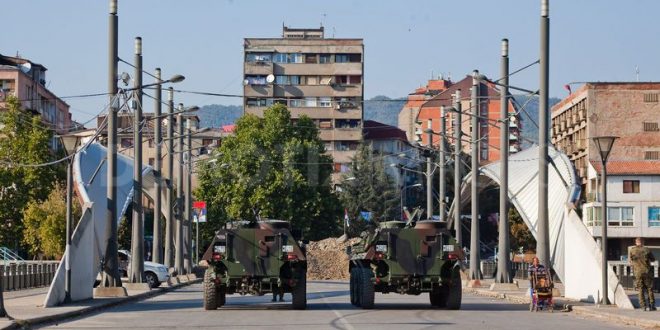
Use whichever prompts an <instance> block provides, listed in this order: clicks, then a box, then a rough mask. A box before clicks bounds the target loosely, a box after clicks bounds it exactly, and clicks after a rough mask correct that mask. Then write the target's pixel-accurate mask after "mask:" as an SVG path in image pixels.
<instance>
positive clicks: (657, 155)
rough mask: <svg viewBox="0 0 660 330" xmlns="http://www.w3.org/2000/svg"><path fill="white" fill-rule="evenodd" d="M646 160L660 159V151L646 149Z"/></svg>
mask: <svg viewBox="0 0 660 330" xmlns="http://www.w3.org/2000/svg"><path fill="white" fill-rule="evenodd" d="M644 159H645V160H660V151H645V152H644Z"/></svg>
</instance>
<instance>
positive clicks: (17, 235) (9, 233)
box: [0, 96, 63, 248]
mask: <svg viewBox="0 0 660 330" xmlns="http://www.w3.org/2000/svg"><path fill="white" fill-rule="evenodd" d="M5 104H6V109H4V110H3V111H2V112H0V246H2V245H4V246H11V247H14V248H18V247H19V246H18V244H19V243H20V242H21V241H24V240H23V239H22V238H23V228H24V225H23V210H25V208H26V207H27V205H28V203H30V202H40V201H43V200H45V199H46V198H47V197H48V194H49V193H50V190H51V189H52V187H53V182H56V181H57V179H58V177H61V174H62V173H63V168H62V165H55V166H39V167H36V166H25V164H41V163H45V162H48V161H52V160H54V159H55V155H54V154H53V152H51V150H50V149H49V144H50V142H51V139H52V133H51V131H50V130H48V129H47V128H46V127H45V126H44V125H43V124H42V122H41V117H40V116H34V115H31V114H29V113H27V112H25V111H23V110H22V109H21V108H20V103H19V101H18V99H16V98H15V97H13V96H10V97H8V98H7V100H6V103H5Z"/></svg>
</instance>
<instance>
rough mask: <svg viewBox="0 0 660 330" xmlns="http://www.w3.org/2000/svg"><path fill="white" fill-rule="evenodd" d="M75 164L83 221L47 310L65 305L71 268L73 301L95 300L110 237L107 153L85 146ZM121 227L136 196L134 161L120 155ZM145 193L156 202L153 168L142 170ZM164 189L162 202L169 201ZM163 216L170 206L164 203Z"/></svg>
mask: <svg viewBox="0 0 660 330" xmlns="http://www.w3.org/2000/svg"><path fill="white" fill-rule="evenodd" d="M82 148H83V149H82V150H80V152H79V153H78V154H76V156H75V158H74V161H73V180H74V189H76V192H77V195H78V197H79V198H80V203H81V204H82V205H83V208H82V217H81V218H80V221H79V222H78V225H77V226H76V228H75V229H74V230H73V236H72V238H71V252H70V256H71V260H66V254H65V257H63V258H62V260H61V261H60V265H59V267H58V268H57V272H56V273H55V277H54V279H53V281H52V282H51V284H50V289H49V290H48V295H47V296H46V300H45V302H44V306H45V307H53V306H57V305H59V304H61V303H62V302H63V301H64V297H65V292H64V277H65V273H66V267H67V266H68V267H71V270H72V272H71V282H72V283H73V285H72V287H71V299H72V300H73V301H79V300H85V299H90V298H92V297H93V285H94V281H95V280H96V277H97V275H98V273H99V270H100V260H101V256H102V255H103V254H104V253H105V246H106V242H107V240H108V237H107V236H106V235H105V229H106V214H107V213H106V208H107V203H106V188H107V183H106V182H107V163H106V154H107V149H106V148H105V147H103V146H102V145H100V144H98V143H90V144H89V145H83V147H82ZM116 168H117V176H116V182H117V200H116V210H117V223H119V221H120V219H121V217H122V216H123V215H124V213H125V212H126V210H127V209H128V207H129V205H130V202H131V199H132V195H133V158H130V157H126V156H124V155H121V154H118V155H117V167H116ZM142 179H143V192H144V194H145V195H146V196H147V197H149V198H152V199H153V196H154V193H155V176H154V173H153V168H152V167H151V166H144V168H143V170H142ZM164 191H165V190H164V189H163V193H162V195H161V196H162V200H163V201H165V200H166V199H165V195H164ZM162 205H163V207H162V209H163V215H164V216H167V212H165V211H166V210H167V205H166V203H162Z"/></svg>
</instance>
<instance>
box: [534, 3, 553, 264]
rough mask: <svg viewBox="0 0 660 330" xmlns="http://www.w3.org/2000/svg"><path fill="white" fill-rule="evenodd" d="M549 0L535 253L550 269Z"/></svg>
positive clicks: (544, 7) (544, 22) (544, 19)
mask: <svg viewBox="0 0 660 330" xmlns="http://www.w3.org/2000/svg"><path fill="white" fill-rule="evenodd" d="M548 2H549V0H541V58H540V61H539V64H540V68H541V74H540V76H541V82H540V84H539V206H538V212H539V213H538V223H537V227H538V232H537V234H536V255H537V256H538V258H539V262H540V263H541V264H542V265H545V266H546V267H548V268H551V262H550V244H549V243H550V233H549V229H548V228H549V227H548V121H549V120H550V119H549V116H548V76H549V65H548V64H549V63H548V61H549V57H550V54H549V49H550V18H549V17H548V16H549V15H548V14H549V4H548Z"/></svg>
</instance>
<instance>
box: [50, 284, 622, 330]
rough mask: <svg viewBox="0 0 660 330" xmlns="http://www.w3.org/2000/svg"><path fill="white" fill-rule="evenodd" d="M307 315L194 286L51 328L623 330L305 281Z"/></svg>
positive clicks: (488, 304) (474, 303)
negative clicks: (361, 293) (220, 299)
mask: <svg viewBox="0 0 660 330" xmlns="http://www.w3.org/2000/svg"><path fill="white" fill-rule="evenodd" d="M307 285H308V288H307V290H308V291H307V292H308V294H307V295H308V296H307V299H308V309H307V310H305V311H296V310H291V309H290V304H289V301H290V299H291V296H290V295H289V294H287V295H285V300H286V302H284V303H271V302H270V299H271V296H263V297H254V296H237V295H231V296H227V305H226V306H224V307H222V308H220V309H219V310H217V311H204V310H203V309H202V292H201V285H200V284H196V285H193V286H189V287H184V288H181V289H179V290H176V291H173V292H170V293H167V294H164V295H160V296H157V297H154V298H151V299H147V300H144V301H140V302H136V303H131V304H126V305H122V306H118V307H115V308H112V309H108V310H105V311H103V312H100V313H97V314H93V315H90V316H87V317H84V318H79V319H73V320H70V321H68V322H64V323H60V324H57V325H50V326H48V327H47V328H52V329H99V328H108V329H169V328H182V329H197V328H222V329H379V330H384V329H397V330H399V329H436V328H438V329H441V328H446V329H452V330H453V329H487V330H493V329H506V330H512V329H595V328H598V329H621V328H625V327H624V326H618V325H614V324H607V323H603V322H601V321H597V320H590V319H582V318H580V317H577V316H575V315H573V314H571V313H564V312H555V313H548V312H538V313H531V312H529V311H528V309H527V305H520V304H511V303H507V302H505V301H502V300H493V299H491V298H485V297H481V296H475V295H464V296H463V305H462V308H461V310H458V311H449V310H439V309H433V308H431V306H430V304H429V303H428V295H425V294H424V295H420V296H402V295H398V294H389V295H382V294H376V308H375V309H373V310H362V309H358V308H356V307H354V306H352V305H351V304H350V302H349V296H348V284H347V283H343V282H308V284H307Z"/></svg>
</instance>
